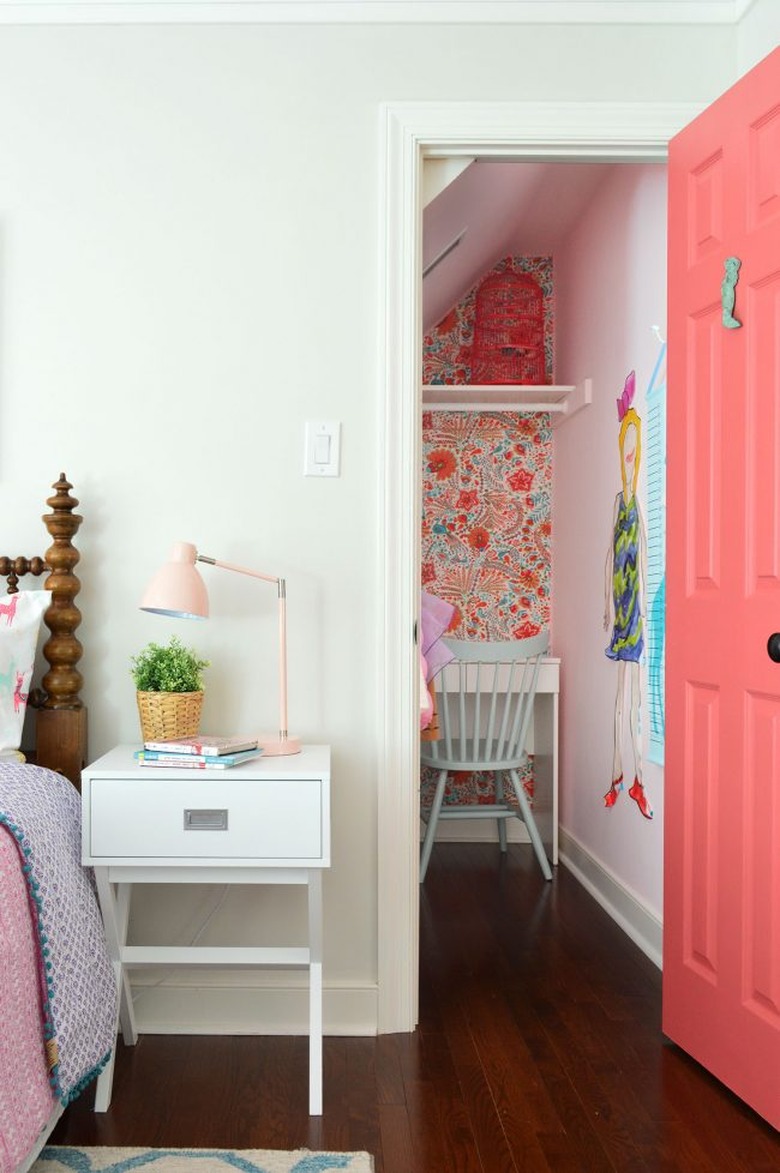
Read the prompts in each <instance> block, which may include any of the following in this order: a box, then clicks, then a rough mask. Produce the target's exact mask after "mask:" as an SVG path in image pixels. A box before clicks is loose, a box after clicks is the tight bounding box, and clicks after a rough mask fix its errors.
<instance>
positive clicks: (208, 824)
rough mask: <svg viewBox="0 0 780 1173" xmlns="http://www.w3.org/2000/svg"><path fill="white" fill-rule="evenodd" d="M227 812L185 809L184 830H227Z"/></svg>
mask: <svg viewBox="0 0 780 1173" xmlns="http://www.w3.org/2000/svg"><path fill="white" fill-rule="evenodd" d="M227 829H228V813H227V811H226V810H213V811H210V810H185V812H184V830H185V831H227Z"/></svg>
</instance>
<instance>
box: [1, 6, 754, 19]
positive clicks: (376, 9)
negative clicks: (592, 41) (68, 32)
mask: <svg viewBox="0 0 780 1173" xmlns="http://www.w3.org/2000/svg"><path fill="white" fill-rule="evenodd" d="M753 2H754V0H0V24H24V25H29V24H44V25H47V24H52V25H54V24H378V23H382V24H666V25H670V24H671V25H675V24H725V25H733V24H736V23H738V21H739V20H740V19H741V18H742V17H743V16H744V14H745V13H746V12H747V10H748V9H749V8H750V7H751V6H752V4H753Z"/></svg>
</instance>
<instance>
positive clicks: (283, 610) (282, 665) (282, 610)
mask: <svg viewBox="0 0 780 1173" xmlns="http://www.w3.org/2000/svg"><path fill="white" fill-rule="evenodd" d="M196 561H197V562H205V563H207V564H208V565H209V566H219V567H221V569H222V570H234V571H235V572H236V573H237V574H248V575H249V577H250V578H261V579H262V580H263V582H273V583H275V584H276V586H277V588H278V592H279V740H280V742H282V743H283V742H286V741H287V735H288V729H287V589H286V584H285V580H284V579H283V578H279V577H278V576H277V575H274V574H262V573H261V571H259V570H249V569H248V568H247V567H246V566H234V565H233V563H232V562H220V561H219V559H217V558H210V557H209V556H208V555H207V554H198V555H197V556H196Z"/></svg>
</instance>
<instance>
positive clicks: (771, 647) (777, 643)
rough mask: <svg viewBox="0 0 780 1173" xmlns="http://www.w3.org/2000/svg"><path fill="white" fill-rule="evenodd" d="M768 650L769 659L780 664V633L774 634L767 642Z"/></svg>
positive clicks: (775, 632)
mask: <svg viewBox="0 0 780 1173" xmlns="http://www.w3.org/2000/svg"><path fill="white" fill-rule="evenodd" d="M766 650H767V651H768V652H769V659H770V660H774V662H775V663H776V664H780V631H774V632H772V634H771V635H770V637H769V639H768V640H767V641H766Z"/></svg>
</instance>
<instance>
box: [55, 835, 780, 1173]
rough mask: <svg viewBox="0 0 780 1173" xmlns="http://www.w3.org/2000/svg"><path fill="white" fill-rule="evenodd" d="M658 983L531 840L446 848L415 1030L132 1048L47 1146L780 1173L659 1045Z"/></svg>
mask: <svg viewBox="0 0 780 1173" xmlns="http://www.w3.org/2000/svg"><path fill="white" fill-rule="evenodd" d="M660 1020H661V979H660V974H659V972H658V970H657V969H656V967H655V966H654V965H653V964H652V963H651V962H650V961H648V960H647V958H646V957H645V956H644V954H643V953H642V952H641V951H640V950H639V949H637V948H636V947H635V946H634V945H633V944H632V942H631V941H630V940H629V939H628V938H627V937H626V936H625V934H624V933H622V932H621V930H620V929H619V928H618V927H617V926H616V925H615V924H614V923H613V922H612V921H611V920H610V919H609V917H608V916H607V915H606V914H605V913H604V912H603V911H602V910H601V909H600V908H599V906H598V905H597V904H596V903H595V902H594V901H593V900H592V899H591V897H590V896H589V895H588V894H587V892H586V891H585V890H584V889H583V888H582V887H581V886H580V885H579V884H578V883H577V882H576V880H574V879H573V878H572V876H571V875H570V874H569V873H568V872H567V871H566V870H565V869H564V868H563V867H560V868H558V869H557V871H556V874H555V876H554V879H553V882H552V883H551V884H546V883H545V882H544V880H543V879H542V877H541V875H540V873H539V869H538V867H537V865H536V863H535V861H534V859H533V857H532V854H531V849H530V847H525V846H514V847H510V850H509V853H508V855H507V857H506V858H505V859H503V860H502V859H501V857H500V853H499V851H498V847H497V846H492V845H454V844H452V845H450V844H446V845H444V844H443V845H438V846H437V847H436V848H435V850H434V853H433V857H432V860H431V865H430V869H429V872H428V876H427V879H426V881H425V885H424V887H423V889H422V892H421V987H420V1027H419V1029H418V1030H417V1031H416V1032H415V1034H413V1035H385V1036H380V1037H379V1038H376V1039H373V1038H370V1039H365V1038H327V1039H326V1040H325V1047H324V1063H325V1093H324V1098H325V1107H324V1113H323V1116H322V1118H321V1119H310V1118H309V1116H308V1115H307V1042H306V1039H305V1038H296V1039H291V1038H250V1037H204V1036H197V1037H192V1036H189V1037H172V1036H159V1035H158V1036H143V1037H141V1039H140V1040H139V1042H138V1045H137V1046H136V1047H135V1048H128V1047H124V1046H123V1045H122V1043H121V1042H120V1044H119V1050H118V1056H117V1064H116V1073H115V1082H114V1097H113V1104H112V1106H111V1109H110V1110H109V1112H107V1113H106V1114H104V1115H102V1116H96V1115H94V1114H93V1112H92V1103H93V1091H92V1090H91V1089H89V1090H88V1091H87V1092H85V1093H84V1095H83V1096H82V1097H81V1098H80V1099H79V1100H78V1101H76V1102H75V1103H74V1104H72V1105H71V1106H70V1107H69V1108H68V1109H67V1110H66V1112H65V1114H64V1116H63V1118H62V1120H61V1121H60V1123H59V1125H58V1126H57V1129H56V1131H55V1133H54V1134H53V1136H52V1138H51V1141H50V1143H52V1144H55V1143H56V1144H74V1145H75V1144H83V1145H153V1146H164V1147H177V1148H195V1147H198V1148H202V1147H209V1148H210V1147H218V1148H244V1149H248V1148H279V1149H291V1148H299V1147H304V1148H324V1149H335V1150H344V1151H346V1150H353V1149H365V1150H368V1151H369V1152H371V1153H373V1155H374V1157H375V1162H376V1170H377V1173H550V1171H552V1173H648V1171H658V1170H663V1171H664V1173H666V1171H668V1173H677V1171H679V1173H705V1171H706V1173H777V1171H778V1170H780V1134H778V1133H777V1132H776V1131H775V1130H774V1129H772V1128H771V1127H770V1126H769V1125H768V1124H766V1123H765V1122H764V1121H762V1120H761V1119H759V1117H757V1116H756V1115H755V1114H754V1113H753V1112H751V1110H750V1109H749V1108H747V1107H745V1105H744V1104H742V1103H741V1102H740V1101H739V1100H738V1099H736V1098H735V1097H734V1096H733V1095H731V1094H730V1093H729V1092H728V1091H727V1090H726V1089H725V1088H724V1087H723V1086H721V1085H720V1084H719V1083H718V1082H717V1081H716V1080H714V1079H713V1078H711V1077H710V1076H709V1075H708V1074H707V1073H706V1072H705V1071H703V1070H702V1069H701V1068H700V1067H699V1066H698V1065H697V1064H696V1063H695V1062H693V1061H692V1060H691V1059H689V1058H688V1057H687V1056H686V1055H685V1054H683V1053H682V1052H681V1051H679V1050H678V1049H677V1048H676V1047H674V1046H672V1045H670V1044H669V1043H668V1042H667V1041H666V1040H665V1039H664V1037H663V1035H662V1034H661V1029H660Z"/></svg>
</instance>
